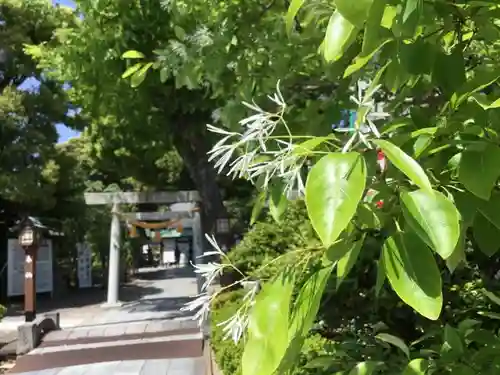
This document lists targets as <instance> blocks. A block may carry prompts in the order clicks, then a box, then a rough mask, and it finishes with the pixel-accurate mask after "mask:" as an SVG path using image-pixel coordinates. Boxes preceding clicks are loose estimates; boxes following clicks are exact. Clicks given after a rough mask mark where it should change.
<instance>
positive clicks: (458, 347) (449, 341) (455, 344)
mask: <svg viewBox="0 0 500 375" xmlns="http://www.w3.org/2000/svg"><path fill="white" fill-rule="evenodd" d="M443 351H451V352H452V353H453V354H454V355H460V354H463V352H464V344H463V343H462V339H461V338H460V335H459V334H458V332H457V331H456V330H455V328H453V327H451V326H449V325H448V324H446V325H445V327H444V344H443Z"/></svg>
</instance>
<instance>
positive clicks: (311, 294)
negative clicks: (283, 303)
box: [277, 263, 335, 374]
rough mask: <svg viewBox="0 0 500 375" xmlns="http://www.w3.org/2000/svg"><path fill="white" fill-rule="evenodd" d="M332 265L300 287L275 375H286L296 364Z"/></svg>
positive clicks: (316, 311) (316, 312) (316, 273)
mask: <svg viewBox="0 0 500 375" xmlns="http://www.w3.org/2000/svg"><path fill="white" fill-rule="evenodd" d="M334 266H335V264H334V263H331V264H329V265H328V266H327V267H324V268H322V269H320V270H319V271H316V272H315V273H314V274H313V275H312V276H311V277H309V279H307V281H306V282H305V284H304V285H303V286H302V288H301V289H300V292H299V295H298V296H297V299H296V302H295V304H294V307H293V315H292V321H291V325H290V328H289V330H288V339H289V344H288V348H287V350H286V353H285V355H284V357H283V360H282V361H281V363H280V366H279V369H278V371H277V373H280V374H282V373H286V372H287V371H288V370H289V369H290V368H292V367H293V366H294V365H295V364H296V359H297V356H298V355H299V354H300V351H301V349H302V346H303V344H304V341H305V339H306V337H307V335H308V333H309V331H310V329H311V328H312V326H313V324H314V321H315V318H316V315H317V314H318V310H319V307H320V302H321V297H322V295H323V291H324V290H325V287H326V284H327V283H328V279H329V278H330V274H331V273H332V270H333V267H334Z"/></svg>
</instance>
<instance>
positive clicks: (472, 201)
mask: <svg viewBox="0 0 500 375" xmlns="http://www.w3.org/2000/svg"><path fill="white" fill-rule="evenodd" d="M453 199H454V201H455V206H456V207H457V210H458V212H460V216H461V217H462V224H463V226H464V227H465V228H468V227H470V226H472V223H473V222H474V218H475V217H476V213H477V207H478V206H479V203H481V201H480V200H479V199H478V198H477V197H476V196H475V195H473V194H470V193H469V192H454V193H453ZM478 201H479V202H478Z"/></svg>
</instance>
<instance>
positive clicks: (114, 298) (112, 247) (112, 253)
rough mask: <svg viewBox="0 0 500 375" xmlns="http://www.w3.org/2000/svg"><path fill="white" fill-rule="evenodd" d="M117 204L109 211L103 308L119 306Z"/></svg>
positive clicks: (118, 226) (119, 230) (118, 218)
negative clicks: (106, 273)
mask: <svg viewBox="0 0 500 375" xmlns="http://www.w3.org/2000/svg"><path fill="white" fill-rule="evenodd" d="M118 207H119V206H118V203H113V209H112V211H111V215H112V217H111V229H110V231H109V239H110V240H109V259H108V298H107V301H106V303H105V306H108V307H113V306H116V305H120V302H119V299H118V295H119V289H120V245H121V244H120V240H121V226H120V217H119V216H118V215H119V211H118Z"/></svg>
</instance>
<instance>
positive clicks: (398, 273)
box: [189, 75, 461, 375]
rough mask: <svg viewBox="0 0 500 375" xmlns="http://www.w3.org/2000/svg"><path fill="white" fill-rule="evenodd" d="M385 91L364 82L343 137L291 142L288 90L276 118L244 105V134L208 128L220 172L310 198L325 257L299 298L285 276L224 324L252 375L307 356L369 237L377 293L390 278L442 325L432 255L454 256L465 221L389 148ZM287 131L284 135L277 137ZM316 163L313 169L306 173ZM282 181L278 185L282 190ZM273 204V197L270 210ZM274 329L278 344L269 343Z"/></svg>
mask: <svg viewBox="0 0 500 375" xmlns="http://www.w3.org/2000/svg"><path fill="white" fill-rule="evenodd" d="M380 76H381V75H379V77H380ZM379 88H380V85H379V84H378V81H377V80H374V81H373V82H371V83H370V84H366V83H364V82H358V84H357V87H356V92H357V97H352V98H351V99H352V100H353V102H354V103H355V104H356V105H357V106H358V109H357V118H356V122H355V123H354V126H353V127H352V128H349V129H347V130H346V129H335V130H336V131H335V133H332V135H331V136H327V137H309V136H293V135H292V134H291V132H290V129H289V127H288V125H287V122H286V120H285V116H284V114H285V110H286V102H285V100H284V98H283V96H282V94H281V92H280V88H279V84H278V85H277V88H276V93H275V94H274V95H273V96H271V97H269V98H270V99H271V100H272V101H273V102H274V103H275V104H276V105H277V107H278V108H277V111H276V112H275V113H270V112H267V111H265V110H263V109H262V108H261V107H259V106H257V105H256V104H255V103H253V104H249V103H244V105H246V106H247V107H248V108H250V109H251V110H252V111H254V112H255V113H254V114H253V115H251V116H249V117H247V118H245V119H243V120H242V121H240V125H241V127H242V128H243V132H242V133H237V132H229V131H227V130H225V129H223V128H218V127H215V126H212V125H210V126H209V127H208V129H209V130H210V131H212V132H214V133H217V134H221V135H222V136H223V138H222V139H221V140H220V141H219V142H218V143H217V144H216V145H215V146H214V147H213V149H212V150H211V151H210V155H211V160H213V161H214V162H215V165H216V167H217V168H219V171H220V172H223V171H227V172H226V173H227V174H228V175H231V176H233V177H240V178H241V177H244V178H247V179H249V180H251V181H255V182H256V183H257V180H260V181H258V183H257V184H258V186H259V188H260V189H261V190H262V191H263V192H264V193H265V192H266V191H268V190H269V187H270V186H279V187H280V188H281V194H282V196H283V197H286V196H290V195H291V193H292V192H295V193H296V194H298V195H299V196H300V195H303V196H304V198H305V202H306V206H307V212H308V216H309V219H310V221H311V223H312V225H313V227H314V229H315V231H316V233H317V235H318V237H319V238H320V240H321V243H322V249H323V252H324V257H323V266H322V268H321V269H320V270H319V271H317V272H316V273H314V274H313V275H312V276H311V277H310V279H309V280H307V282H306V283H305V284H304V285H303V286H302V288H301V290H300V292H299V294H298V296H297V297H296V298H295V299H294V298H292V291H293V287H294V276H293V272H292V273H290V271H289V270H286V271H285V272H284V273H283V274H281V275H276V278H275V279H274V280H273V281H271V282H270V283H268V284H265V285H264V286H263V290H262V291H261V292H260V293H257V291H258V286H259V284H258V283H255V284H253V286H252V287H251V288H250V289H249V291H248V292H247V294H246V295H245V298H244V300H245V301H246V303H244V304H243V305H242V308H241V309H240V310H238V312H237V313H236V314H235V315H234V316H233V317H232V318H231V319H229V320H227V321H226V322H222V323H221V324H223V325H224V326H225V329H226V330H227V332H229V335H230V336H231V337H232V338H233V340H236V341H237V340H239V339H240V338H241V337H242V335H243V333H244V332H245V330H246V332H247V334H246V336H245V340H246V342H245V351H244V354H243V358H242V368H243V374H244V375H246V374H248V375H250V374H273V373H275V372H276V371H278V372H279V373H285V372H286V371H287V370H288V369H289V368H290V366H293V361H291V360H290V358H293V354H294V353H295V355H296V354H297V353H298V352H300V348H301V345H302V342H303V341H304V339H305V336H306V334H307V333H308V331H309V330H310V329H311V327H312V324H313V322H314V319H315V317H316V314H317V312H318V309H319V305H320V301H321V296H322V294H323V290H324V288H325V286H326V283H327V281H328V280H329V278H330V275H331V273H332V271H333V270H334V269H336V279H337V284H338V285H340V283H341V282H342V280H343V279H344V278H345V277H346V276H347V274H348V273H349V272H350V271H351V269H352V267H353V266H354V264H355V263H356V259H357V258H358V256H359V253H360V250H361V248H362V246H363V242H364V240H365V237H366V233H367V231H369V230H370V231H371V230H375V231H383V232H384V233H385V234H384V244H383V246H382V249H381V254H380V259H379V271H378V272H379V276H378V279H379V280H381V281H380V282H379V283H378V284H379V286H378V287H381V286H382V284H383V282H384V280H385V279H387V280H388V281H389V283H390V285H391V287H392V288H393V289H394V291H395V292H396V293H397V294H398V296H399V297H400V298H401V299H402V300H403V301H404V302H405V303H407V304H408V305H410V306H411V307H413V308H414V309H415V310H416V311H417V312H418V313H420V314H421V315H423V316H425V317H427V318H429V319H432V320H435V319H437V318H438V317H439V314H440V312H441V308H442V304H443V298H442V292H441V276H440V273H439V270H438V267H437V264H436V262H435V260H434V257H433V255H432V253H431V248H432V249H433V250H434V251H435V252H437V253H438V254H439V255H440V256H441V257H442V258H443V259H447V258H449V257H450V256H451V255H452V254H453V253H454V251H455V249H456V248H457V244H458V241H459V239H460V220H461V219H460V214H459V212H458V210H457V209H456V208H455V206H454V205H453V203H452V201H450V200H449V199H448V198H447V197H446V196H445V195H444V194H443V193H441V192H440V191H438V190H436V189H434V188H433V186H432V184H431V181H430V180H429V178H428V176H427V174H426V173H425V172H424V170H423V169H422V168H421V166H420V165H419V164H418V163H417V162H416V161H415V160H414V159H413V158H412V157H410V156H409V155H408V154H406V153H405V152H404V151H403V150H401V149H400V148H399V147H398V146H396V145H395V144H393V143H392V142H390V141H388V140H386V139H383V137H384V135H386V134H387V133H384V131H382V132H381V131H379V130H378V127H379V126H380V125H379V124H380V122H381V121H385V120H387V119H388V118H389V115H388V114H387V113H384V112H379V111H375V109H376V108H377V103H376V102H375V100H374V99H373V97H374V95H375V94H376V92H377V90H378V89H379ZM280 126H281V127H283V128H284V129H285V135H276V131H277V129H278V128H279V127H280ZM388 161H389V162H390V163H391V165H392V166H394V167H395V168H396V170H397V172H396V175H395V176H394V175H393V174H394V173H393V174H392V175H391V173H387V172H388V170H389V171H390V169H389V168H388V165H387V164H388ZM308 162H309V164H310V165H312V167H311V168H310V170H309V171H307V172H305V171H304V166H305V165H306V163H308ZM305 176H307V177H305ZM403 176H404V177H403ZM304 178H305V182H304ZM276 180H279V182H280V183H279V184H278V185H276V184H274V181H276ZM271 195H272V194H271ZM264 196H265V195H264ZM374 199H376V200H375V202H374ZM274 201H275V199H273V197H271V199H270V209H271V211H272V205H273V202H274ZM278 201H279V202H281V201H282V199H281V198H280V199H278ZM443 235H445V236H443ZM209 240H210V242H211V244H212V246H213V247H214V249H216V250H215V251H216V253H218V254H219V255H220V256H223V257H224V256H225V254H224V253H223V252H222V251H221V250H220V249H219V247H218V245H217V244H216V243H215V241H214V239H213V238H209ZM415 247H418V252H416V251H415ZM222 269H223V266H222V265H221V264H214V263H209V264H207V265H200V266H199V268H198V269H197V272H199V273H201V274H202V275H203V276H204V277H205V279H206V280H207V281H206V282H205V284H204V288H205V289H206V288H207V287H208V285H209V284H210V282H211V281H213V280H214V279H215V277H216V276H217V275H218V274H220V273H221V271H222ZM236 271H238V270H236ZM244 280H245V279H244ZM209 305H210V297H208V295H207V294H204V295H202V296H200V297H199V299H198V300H195V301H193V302H192V303H191V305H189V308H195V307H198V306H202V308H201V310H200V311H199V312H198V314H204V313H206V312H207V311H208V309H209ZM278 311H279V313H278ZM271 329H273V330H274V331H275V332H279V335H274V334H273V335H272V336H270V335H268V334H267V333H268V332H270V330H271ZM256 358H258V360H256ZM367 366H368V364H367Z"/></svg>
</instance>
